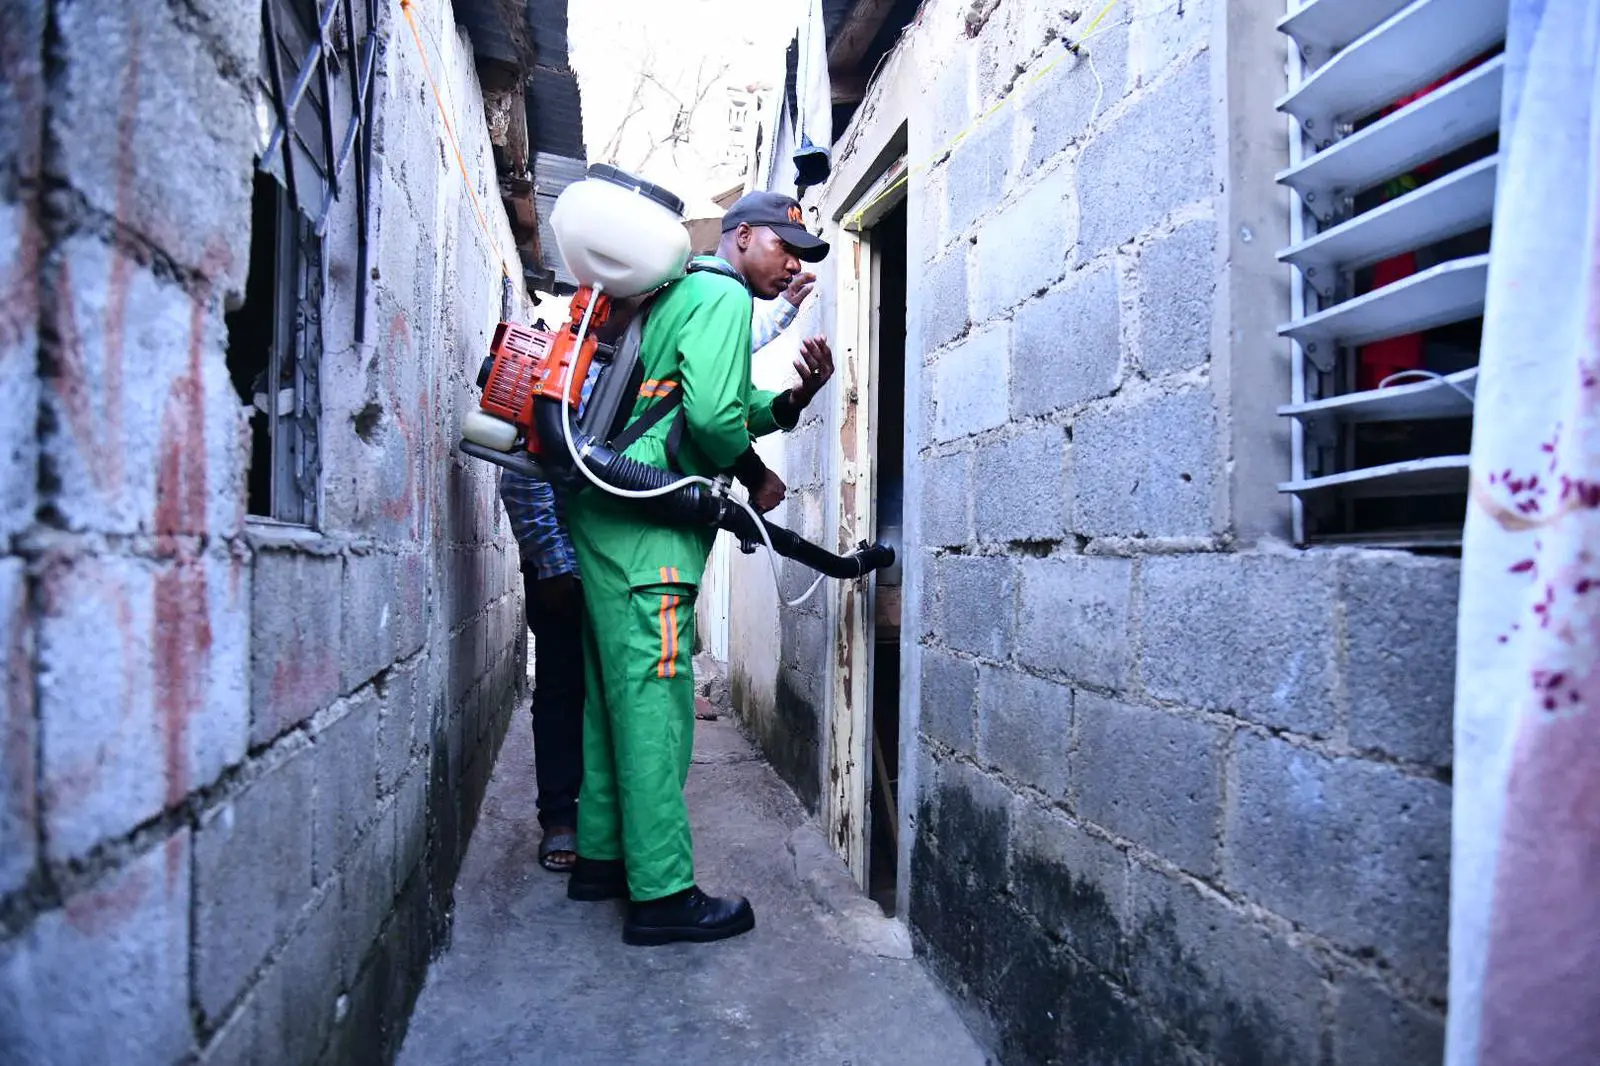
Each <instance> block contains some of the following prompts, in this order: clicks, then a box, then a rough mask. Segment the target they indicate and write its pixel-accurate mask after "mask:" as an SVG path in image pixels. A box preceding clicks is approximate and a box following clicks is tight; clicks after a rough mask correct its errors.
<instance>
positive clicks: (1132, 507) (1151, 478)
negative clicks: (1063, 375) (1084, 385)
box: [1072, 389, 1222, 537]
mask: <svg viewBox="0 0 1600 1066" xmlns="http://www.w3.org/2000/svg"><path fill="white" fill-rule="evenodd" d="M1073 449H1074V455H1075V457H1076V459H1075V462H1074V465H1073V472H1072V473H1073V489H1074V498H1073V510H1072V521H1073V526H1074V527H1075V530H1076V531H1077V532H1079V533H1083V534H1086V535H1088V536H1112V537H1115V536H1121V537H1185V536H1205V535H1207V534H1209V533H1210V532H1211V530H1212V496H1213V494H1214V492H1215V487H1216V483H1217V468H1218V467H1219V466H1220V465H1221V461H1222V460H1221V456H1220V454H1219V453H1218V450H1217V413H1216V407H1215V404H1214V401H1213V399H1212V395H1211V393H1210V392H1209V391H1208V390H1205V389H1186V390H1185V391H1183V392H1177V393H1171V394H1162V395H1155V396H1146V397H1143V398H1141V399H1139V400H1137V401H1134V402H1130V403H1120V404H1107V405H1102V406H1099V407H1095V408H1094V409H1092V410H1090V411H1086V412H1085V413H1084V414H1082V415H1080V416H1079V417H1078V419H1077V423H1076V425H1075V427H1074V430H1073Z"/></svg>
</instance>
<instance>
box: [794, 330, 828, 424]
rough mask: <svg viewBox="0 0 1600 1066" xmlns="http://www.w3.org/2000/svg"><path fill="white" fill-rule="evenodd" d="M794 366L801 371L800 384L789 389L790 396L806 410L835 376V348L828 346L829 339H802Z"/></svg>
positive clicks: (796, 404)
mask: <svg viewBox="0 0 1600 1066" xmlns="http://www.w3.org/2000/svg"><path fill="white" fill-rule="evenodd" d="M794 368H795V370H797V371H799V373H800V384H798V385H796V386H795V387H794V388H792V389H790V390H789V398H790V399H791V400H792V401H793V402H794V405H795V406H796V407H798V408H800V409H801V410H804V409H805V408H806V407H807V406H808V405H809V404H810V403H811V401H812V400H813V399H814V398H815V397H816V395H817V393H819V392H821V391H822V386H824V385H826V384H827V383H828V379H829V378H831V377H833V349H832V348H829V347H828V339H827V338H826V337H807V338H806V339H805V340H803V341H801V342H800V358H798V359H796V360H795V361H794Z"/></svg>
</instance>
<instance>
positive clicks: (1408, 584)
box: [1340, 552, 1461, 766]
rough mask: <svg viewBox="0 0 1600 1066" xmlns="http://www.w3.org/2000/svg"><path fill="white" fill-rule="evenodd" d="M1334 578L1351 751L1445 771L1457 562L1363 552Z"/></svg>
mask: <svg viewBox="0 0 1600 1066" xmlns="http://www.w3.org/2000/svg"><path fill="white" fill-rule="evenodd" d="M1340 574H1341V579H1342V582H1341V583H1342V589H1341V593H1342V596H1343V599H1344V604H1345V609H1344V615H1345V632H1346V633H1347V644H1346V652H1345V654H1346V660H1345V689H1346V691H1348V692H1349V694H1350V743H1351V745H1352V746H1354V747H1356V748H1362V749H1376V750H1379V751H1382V752H1385V753H1387V754H1389V755H1392V756H1395V757H1396V758H1400V759H1410V760H1412V761H1414V762H1423V763H1429V764H1431V765H1435V766H1448V765H1449V764H1450V748H1451V731H1452V727H1453V714H1452V712H1453V709H1454V706H1455V675H1456V625H1455V621H1456V597H1457V593H1458V592H1459V589H1460V583H1461V564H1460V562H1459V561H1458V560H1454V559H1429V558H1423V557H1419V556H1413V555H1402V554H1399V553H1394V554H1390V553H1387V552H1383V553H1380V552H1372V553H1367V552H1362V553H1352V554H1350V555H1347V556H1345V557H1344V558H1343V559H1342V560H1341V563H1340Z"/></svg>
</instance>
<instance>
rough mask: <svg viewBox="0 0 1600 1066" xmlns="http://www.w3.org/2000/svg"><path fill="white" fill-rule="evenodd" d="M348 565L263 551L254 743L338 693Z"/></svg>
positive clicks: (257, 586) (255, 622)
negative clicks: (341, 593) (340, 593)
mask: <svg viewBox="0 0 1600 1066" xmlns="http://www.w3.org/2000/svg"><path fill="white" fill-rule="evenodd" d="M343 572H344V560H343V559H340V558H339V557H337V556H326V555H305V554H301V553H297V552H280V551H262V552H257V553H256V557H255V580H254V593H255V595H254V602H253V603H252V605H251V615H252V618H251V636H252V639H253V641H254V646H253V648H252V666H251V677H252V685H251V691H250V704H251V725H250V741H251V743H252V744H255V745H260V744H266V743H268V742H269V741H271V740H272V739H273V738H274V737H277V736H279V735H281V734H282V733H283V732H284V731H285V730H288V729H291V728H293V727H294V726H296V725H299V724H300V723H301V722H303V721H305V720H306V719H307V718H309V717H311V715H313V714H315V713H316V712H317V711H319V710H321V709H322V708H323V707H326V706H327V705H328V704H330V703H331V702H333V700H334V699H335V698H336V697H337V696H338V694H339V687H340V685H339V680H340V679H339V673H340V660H341V656H342V655H343V652H344V643H343V614H342V612H341V610H340V604H339V598H338V597H337V596H335V595H334V593H333V590H334V589H337V588H339V587H340V586H341V584H342V581H343Z"/></svg>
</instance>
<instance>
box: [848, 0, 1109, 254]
mask: <svg viewBox="0 0 1600 1066" xmlns="http://www.w3.org/2000/svg"><path fill="white" fill-rule="evenodd" d="M1117 3H1118V0H1107V3H1106V6H1105V7H1103V8H1101V9H1100V13H1099V14H1098V15H1096V16H1095V17H1094V18H1092V19H1090V20H1089V24H1088V25H1087V26H1085V27H1084V29H1083V36H1082V37H1079V38H1078V39H1077V40H1076V41H1068V42H1066V52H1065V53H1064V54H1063V55H1059V56H1057V57H1056V58H1055V59H1052V60H1051V61H1050V62H1048V63H1046V64H1045V65H1044V66H1042V67H1040V68H1039V69H1038V70H1036V71H1034V72H1033V73H1032V74H1030V75H1029V76H1028V77H1027V78H1026V79H1024V80H1023V81H1022V82H1020V83H1019V84H1017V85H1016V86H1014V88H1013V91H1012V92H1011V93H1009V94H1007V95H1006V96H1003V97H1001V98H1000V99H999V100H997V101H995V102H994V104H993V105H991V106H990V107H989V109H988V110H987V111H984V112H983V113H982V114H980V115H978V116H977V117H976V118H974V119H973V120H972V121H971V122H969V123H967V125H966V126H964V127H962V128H961V129H960V130H959V131H958V132H957V133H956V135H955V136H954V137H952V138H950V140H949V141H948V142H947V143H946V144H945V145H944V146H943V147H941V148H939V149H938V150H937V151H935V152H933V153H932V154H931V155H929V156H928V157H927V158H926V159H924V160H923V161H922V162H920V163H918V164H917V165H916V166H913V167H908V168H906V172H905V173H904V174H902V175H900V176H899V177H898V178H896V179H895V180H894V181H892V182H890V183H889V185H888V187H887V188H885V189H884V190H883V191H882V192H880V193H879V194H878V195H877V196H874V197H873V198H872V199H871V200H869V201H868V202H867V203H866V204H864V205H862V206H861V207H860V208H859V209H858V210H856V211H855V212H854V213H852V214H851V215H850V216H849V217H848V218H846V219H845V221H844V228H845V229H851V228H860V226H861V220H862V219H863V218H865V217H866V214H867V212H869V211H871V210H872V209H873V208H874V207H877V206H878V205H879V204H880V203H882V202H883V201H884V200H885V199H886V198H888V197H890V196H893V195H894V194H895V193H896V192H899V191H900V190H901V189H903V188H905V186H906V184H907V183H908V182H910V180H911V175H913V174H920V173H922V172H923V171H925V170H927V169H928V168H929V167H930V166H932V165H933V164H934V163H936V162H937V161H938V160H940V159H942V158H944V156H945V154H946V153H947V152H950V151H952V150H954V149H955V148H956V147H957V146H958V145H960V144H961V142H962V141H964V140H966V139H967V138H968V137H969V136H971V135H972V133H973V132H974V131H976V130H977V129H978V127H980V126H982V125H983V124H984V123H985V122H987V121H988V120H989V119H990V118H991V117H993V116H994V115H995V113H996V112H998V111H999V110H1000V109H1001V108H1003V107H1005V106H1006V105H1007V104H1009V103H1011V101H1012V100H1013V99H1015V98H1016V97H1017V96H1019V95H1021V90H1023V89H1026V88H1027V87H1028V86H1030V85H1033V84H1034V83H1036V82H1038V81H1039V80H1040V79H1041V78H1043V77H1044V76H1045V75H1046V74H1049V73H1050V72H1051V71H1052V70H1054V69H1055V68H1056V67H1058V66H1060V65H1061V63H1062V62H1063V61H1064V60H1065V59H1066V58H1067V56H1068V55H1073V56H1076V55H1077V49H1078V48H1080V47H1081V46H1082V45H1083V43H1084V42H1085V41H1087V40H1088V39H1089V38H1090V37H1093V36H1094V35H1095V32H1096V31H1095V27H1096V26H1098V25H1100V23H1101V21H1103V20H1104V19H1105V17H1106V16H1107V15H1109V14H1110V13H1111V9H1112V8H1114V7H1116V6H1117ZM1109 28H1110V27H1109V26H1108V27H1107V29H1109ZM1101 32H1104V31H1101Z"/></svg>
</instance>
